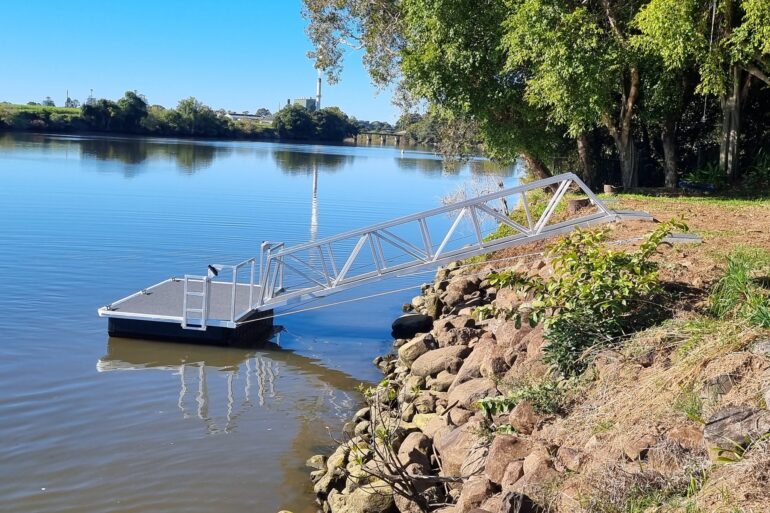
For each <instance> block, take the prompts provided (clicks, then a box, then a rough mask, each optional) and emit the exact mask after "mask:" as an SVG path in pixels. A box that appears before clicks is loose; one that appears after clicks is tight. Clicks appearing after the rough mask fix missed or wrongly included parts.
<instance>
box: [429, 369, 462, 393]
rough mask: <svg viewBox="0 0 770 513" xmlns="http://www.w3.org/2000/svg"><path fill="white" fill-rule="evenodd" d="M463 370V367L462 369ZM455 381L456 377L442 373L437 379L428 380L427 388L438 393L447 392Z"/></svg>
mask: <svg viewBox="0 0 770 513" xmlns="http://www.w3.org/2000/svg"><path fill="white" fill-rule="evenodd" d="M461 369H462V367H461ZM454 380H455V375H454V374H450V373H448V372H447V371H441V372H439V373H438V375H437V376H436V377H435V378H427V379H426V380H425V386H426V387H428V388H429V389H431V390H435V391H436V392H446V391H447V390H449V387H450V386H452V383H453V382H454Z"/></svg>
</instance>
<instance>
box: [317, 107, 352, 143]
mask: <svg viewBox="0 0 770 513" xmlns="http://www.w3.org/2000/svg"><path fill="white" fill-rule="evenodd" d="M311 118H312V121H313V123H314V124H315V134H316V136H317V137H318V139H320V140H322V141H333V142H341V141H342V140H343V139H345V138H346V137H349V136H351V135H354V134H355V133H357V129H356V127H355V126H354V125H353V124H352V123H351V122H350V119H349V118H348V116H347V115H346V114H345V113H344V112H342V111H341V110H340V109H339V108H337V107H327V108H325V109H321V110H317V111H315V112H313V113H312V114H311Z"/></svg>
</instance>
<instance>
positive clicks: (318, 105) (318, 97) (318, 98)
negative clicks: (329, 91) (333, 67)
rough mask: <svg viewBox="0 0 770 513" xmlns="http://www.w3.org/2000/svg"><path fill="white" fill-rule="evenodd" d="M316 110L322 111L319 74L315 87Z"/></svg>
mask: <svg viewBox="0 0 770 513" xmlns="http://www.w3.org/2000/svg"><path fill="white" fill-rule="evenodd" d="M315 108H316V110H320V109H321V74H320V73H319V74H318V81H317V82H316V86H315Z"/></svg>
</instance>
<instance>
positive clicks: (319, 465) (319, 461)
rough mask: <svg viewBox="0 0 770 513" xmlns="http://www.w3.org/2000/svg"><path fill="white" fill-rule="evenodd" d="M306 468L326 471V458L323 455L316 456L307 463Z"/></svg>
mask: <svg viewBox="0 0 770 513" xmlns="http://www.w3.org/2000/svg"><path fill="white" fill-rule="evenodd" d="M305 466H306V467H310V468H314V469H316V470H326V456H324V455H323V454H316V455H315V456H311V457H310V458H308V460H307V461H306V462H305Z"/></svg>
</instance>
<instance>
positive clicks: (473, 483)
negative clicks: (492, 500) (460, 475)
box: [455, 476, 495, 513]
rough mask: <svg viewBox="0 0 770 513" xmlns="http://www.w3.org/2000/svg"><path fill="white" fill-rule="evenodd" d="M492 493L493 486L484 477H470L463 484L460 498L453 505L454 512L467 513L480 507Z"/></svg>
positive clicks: (493, 490)
mask: <svg viewBox="0 0 770 513" xmlns="http://www.w3.org/2000/svg"><path fill="white" fill-rule="evenodd" d="M494 492H495V488H494V485H493V484H492V483H491V482H490V481H489V479H487V478H486V477H484V476H474V477H471V478H470V479H468V480H467V481H466V482H465V483H464V484H463V489H462V491H461V492H460V497H459V499H457V504H456V505H455V511H457V513H468V512H469V511H471V510H473V509H474V508H478V507H479V506H481V503H482V502H484V501H485V500H486V499H487V497H489V496H490V495H492V494H493V493H494Z"/></svg>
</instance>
